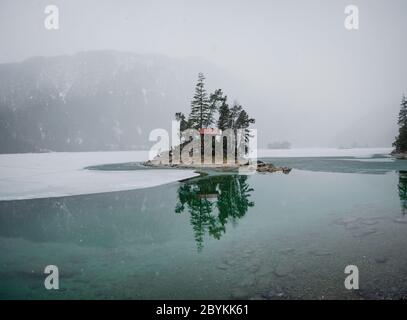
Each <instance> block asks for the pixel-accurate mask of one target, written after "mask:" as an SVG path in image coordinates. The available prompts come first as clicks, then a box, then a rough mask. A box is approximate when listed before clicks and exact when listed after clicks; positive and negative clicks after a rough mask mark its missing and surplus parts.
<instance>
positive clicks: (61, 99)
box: [0, 51, 219, 153]
mask: <svg viewBox="0 0 407 320" xmlns="http://www.w3.org/2000/svg"><path fill="white" fill-rule="evenodd" d="M201 70H205V71H209V72H210V73H211V78H212V79H214V78H216V75H217V74H219V72H218V71H217V69H216V67H214V66H213V65H211V64H210V63H207V62H205V61H203V60H199V59H193V58H190V59H172V58H168V57H165V56H159V55H137V54H133V53H123V52H114V51H92V52H83V53H78V54H75V55H72V56H68V55H66V56H57V57H47V58H43V57H35V58H30V59H28V60H25V61H23V62H21V63H9V64H2V65H0V153H15V152H42V151H96V150H129V149H146V148H149V146H151V145H152V142H149V141H148V135H149V133H150V131H151V130H152V129H155V128H166V129H169V128H170V125H171V122H170V120H171V119H173V118H174V113H175V112H176V111H179V110H180V111H185V112H188V110H189V104H190V99H191V97H192V95H193V88H194V86H195V82H196V77H197V74H198V72H200V71H201Z"/></svg>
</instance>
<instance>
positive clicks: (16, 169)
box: [0, 151, 197, 201]
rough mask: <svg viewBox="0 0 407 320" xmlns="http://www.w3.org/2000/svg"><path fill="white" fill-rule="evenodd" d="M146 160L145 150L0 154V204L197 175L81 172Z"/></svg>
mask: <svg viewBox="0 0 407 320" xmlns="http://www.w3.org/2000/svg"><path fill="white" fill-rule="evenodd" d="M147 159H148V152H145V151H124V152H57V153H25V154H3V155H0V201H2V200H20V199H35V198H48V197H61V196H72V195H80V194H91V193H102V192H112V191H123V190H133V189H139V188H148V187H154V186H158V185H162V184H166V183H170V182H174V181H179V180H182V179H187V178H190V177H194V176H197V174H196V173H194V172H193V171H192V170H162V169H161V170H160V169H157V170H135V171H110V172H109V171H95V170H85V169H84V168H85V167H87V166H92V165H99V164H108V163H124V162H138V161H145V160H147Z"/></svg>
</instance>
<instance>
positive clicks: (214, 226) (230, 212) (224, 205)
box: [175, 175, 254, 250]
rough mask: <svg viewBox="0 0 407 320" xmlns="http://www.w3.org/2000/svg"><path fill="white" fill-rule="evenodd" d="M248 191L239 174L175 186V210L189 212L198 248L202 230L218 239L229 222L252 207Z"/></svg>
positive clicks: (201, 246) (206, 178) (202, 235)
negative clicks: (176, 197) (176, 194)
mask: <svg viewBox="0 0 407 320" xmlns="http://www.w3.org/2000/svg"><path fill="white" fill-rule="evenodd" d="M252 191H253V189H252V188H250V187H249V184H248V183H247V176H242V175H219V176H208V177H204V178H200V179H198V180H195V181H190V182H188V183H185V184H183V185H181V186H180V187H179V189H178V199H179V202H178V203H177V205H176V208H175V212H177V213H181V212H183V211H184V210H185V209H187V210H188V211H189V213H190V215H191V224H192V227H193V230H194V235H195V241H196V244H197V247H198V250H201V249H202V248H203V238H204V235H205V233H206V232H207V233H208V234H209V235H211V236H212V237H214V238H215V239H220V237H221V236H222V234H223V233H225V232H226V224H227V223H228V222H229V221H231V222H232V223H233V224H234V223H236V221H237V220H238V219H240V218H242V217H243V216H244V215H245V214H246V212H247V210H248V208H249V207H252V206H254V202H252V201H250V200H249V196H250V193H251V192H252ZM215 211H216V212H215Z"/></svg>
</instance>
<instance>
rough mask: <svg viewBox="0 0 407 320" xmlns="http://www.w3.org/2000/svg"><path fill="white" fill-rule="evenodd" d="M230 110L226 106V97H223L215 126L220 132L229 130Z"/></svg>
mask: <svg viewBox="0 0 407 320" xmlns="http://www.w3.org/2000/svg"><path fill="white" fill-rule="evenodd" d="M229 119H230V110H229V105H228V104H227V96H224V97H223V99H222V102H221V105H220V107H219V119H218V123H217V126H218V128H219V129H220V130H222V131H223V130H226V129H228V128H229V122H230V121H229Z"/></svg>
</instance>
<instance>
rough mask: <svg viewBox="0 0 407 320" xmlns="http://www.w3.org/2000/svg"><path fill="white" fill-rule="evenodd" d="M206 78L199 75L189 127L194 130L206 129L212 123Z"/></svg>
mask: <svg viewBox="0 0 407 320" xmlns="http://www.w3.org/2000/svg"><path fill="white" fill-rule="evenodd" d="M204 80H205V77H204V75H203V74H202V73H199V74H198V83H197V84H196V87H195V95H194V97H193V99H192V102H191V113H190V114H189V119H188V127H189V128H194V129H200V128H204V126H205V125H207V124H208V123H209V122H210V121H211V119H210V118H211V112H210V108H209V99H208V95H207V93H206V90H205V83H204Z"/></svg>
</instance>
